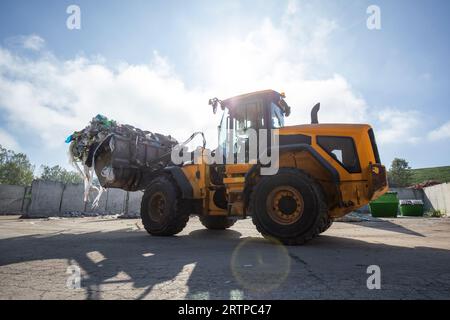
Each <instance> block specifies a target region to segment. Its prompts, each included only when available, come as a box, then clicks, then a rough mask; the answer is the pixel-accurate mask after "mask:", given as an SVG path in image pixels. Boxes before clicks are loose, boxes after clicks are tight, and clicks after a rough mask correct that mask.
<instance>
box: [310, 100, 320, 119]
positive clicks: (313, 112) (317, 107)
mask: <svg viewBox="0 0 450 320" xmlns="http://www.w3.org/2000/svg"><path fill="white" fill-rule="evenodd" d="M319 110H320V102H319V103H317V104H316V105H315V106H314V107H313V108H312V110H311V124H318V123H319V118H318V117H317V113H318V112H319Z"/></svg>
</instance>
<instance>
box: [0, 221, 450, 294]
mask: <svg viewBox="0 0 450 320" xmlns="http://www.w3.org/2000/svg"><path fill="white" fill-rule="evenodd" d="M369 265H378V266H379V267H380V270H381V289H380V290H376V289H374V290H369V289H368V288H367V285H366V281H367V278H368V277H369V276H370V275H369V274H367V267H368V266H369ZM77 270H80V272H81V275H80V279H81V280H80V288H76V284H77V281H76V273H77ZM71 272H74V273H72V274H71ZM184 298H187V299H220V298H222V299H255V298H256V299H336V298H342V299H417V298H419V299H449V298H450V219H448V218H442V219H431V218H398V219H386V220H378V221H366V222H358V223H345V222H336V223H334V225H333V226H332V227H331V229H329V230H328V231H327V232H326V233H324V234H323V235H322V236H320V237H319V238H317V239H315V240H313V241H311V242H310V243H308V244H307V245H305V246H300V247H284V246H281V245H276V244H271V243H268V242H267V241H265V240H263V239H262V238H261V236H260V235H259V234H258V233H257V232H256V230H255V228H254V227H253V225H252V222H251V220H250V219H247V220H243V221H239V222H237V223H236V224H235V226H233V228H232V229H230V230H227V231H209V230H205V229H204V228H203V227H202V226H201V224H200V223H199V221H198V219H197V218H191V220H190V221H189V224H188V226H187V227H186V229H185V230H184V231H183V232H182V233H181V234H179V235H178V236H176V237H169V238H158V237H151V236H149V235H148V234H147V233H146V232H145V230H143V229H142V225H141V223H140V221H139V220H137V219H133V220H125V219H113V218H62V219H61V218H56V219H37V220H26V219H19V217H17V216H1V217H0V299H184Z"/></svg>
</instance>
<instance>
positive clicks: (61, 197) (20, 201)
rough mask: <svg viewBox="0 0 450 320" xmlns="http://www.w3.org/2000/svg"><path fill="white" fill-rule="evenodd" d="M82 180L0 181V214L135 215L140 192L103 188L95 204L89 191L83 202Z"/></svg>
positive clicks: (138, 211) (36, 215)
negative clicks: (21, 183) (24, 184)
mask: <svg viewBox="0 0 450 320" xmlns="http://www.w3.org/2000/svg"><path fill="white" fill-rule="evenodd" d="M83 194H84V186H83V185H82V184H63V183H59V182H52V181H43V180H35V181H33V183H32V186H31V187H22V186H11V185H0V214H24V215H26V216H27V217H31V218H42V217H52V216H76V215H81V214H82V213H86V214H88V215H91V214H101V215H107V214H123V215H125V216H127V217H139V215H140V208H141V198H142V194H143V192H141V191H138V192H126V191H123V190H120V189H108V190H106V191H105V192H104V193H103V194H102V196H101V198H100V201H99V205H98V207H96V208H92V202H93V200H94V198H95V197H96V194H95V192H93V193H92V194H91V195H90V197H89V201H88V202H87V203H84V201H83Z"/></svg>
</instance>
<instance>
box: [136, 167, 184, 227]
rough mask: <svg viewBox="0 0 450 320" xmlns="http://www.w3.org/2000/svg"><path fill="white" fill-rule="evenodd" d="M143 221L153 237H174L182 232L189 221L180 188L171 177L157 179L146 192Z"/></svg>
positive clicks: (143, 199)
mask: <svg viewBox="0 0 450 320" xmlns="http://www.w3.org/2000/svg"><path fill="white" fill-rule="evenodd" d="M141 219H142V224H143V225H144V228H145V230H147V232H148V233H150V234H151V235H153V236H172V235H175V234H177V233H179V232H181V231H182V230H183V229H184V227H185V226H186V224H187V222H188V220H189V212H188V210H185V208H184V206H183V202H182V200H181V197H180V191H179V190H178V187H177V185H176V183H175V181H173V179H171V177H169V176H160V177H158V178H155V179H154V180H153V181H152V182H151V184H150V185H149V187H148V188H147V189H146V190H145V193H144V196H143V197H142V202H141Z"/></svg>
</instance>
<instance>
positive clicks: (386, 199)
mask: <svg viewBox="0 0 450 320" xmlns="http://www.w3.org/2000/svg"><path fill="white" fill-rule="evenodd" d="M398 203H399V201H398V198H397V192H395V191H389V192H386V193H385V194H384V195H382V196H381V197H379V198H378V199H376V200H374V201H371V202H370V203H369V208H370V213H371V214H372V217H378V218H383V217H385V218H390V217H397V211H398Z"/></svg>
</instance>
